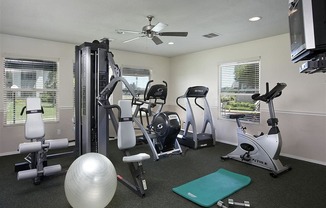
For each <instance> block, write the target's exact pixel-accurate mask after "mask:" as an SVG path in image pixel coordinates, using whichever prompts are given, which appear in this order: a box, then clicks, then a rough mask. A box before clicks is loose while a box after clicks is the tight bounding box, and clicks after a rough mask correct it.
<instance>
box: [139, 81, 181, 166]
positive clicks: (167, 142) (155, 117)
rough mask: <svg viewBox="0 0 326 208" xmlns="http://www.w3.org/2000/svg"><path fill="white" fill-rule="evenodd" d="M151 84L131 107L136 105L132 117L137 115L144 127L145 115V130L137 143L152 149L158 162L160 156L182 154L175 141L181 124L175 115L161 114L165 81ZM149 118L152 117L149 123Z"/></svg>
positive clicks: (170, 113) (165, 93)
mask: <svg viewBox="0 0 326 208" xmlns="http://www.w3.org/2000/svg"><path fill="white" fill-rule="evenodd" d="M152 83H153V80H150V81H149V82H148V83H147V85H146V88H145V92H144V99H143V100H140V99H139V100H134V102H133V105H136V109H135V112H134V116H133V117H136V116H137V115H138V114H139V117H140V122H141V125H142V126H144V125H145V124H144V122H143V114H145V117H146V121H147V128H146V131H145V132H144V130H142V129H141V130H142V133H143V135H142V136H139V137H138V141H144V142H145V143H148V144H149V145H150V147H151V148H153V147H154V148H155V151H156V154H155V157H154V159H155V160H158V158H159V157H162V156H167V155H170V154H181V153H182V149H181V147H180V145H179V142H178V140H177V135H178V133H179V132H180V128H181V124H180V118H179V116H178V114H177V113H175V112H170V111H165V112H162V109H163V106H164V104H165V103H166V97H167V83H166V82H165V81H163V84H152ZM144 106H146V107H144ZM149 117H152V120H151V121H150V119H149ZM149 138H150V139H149Z"/></svg>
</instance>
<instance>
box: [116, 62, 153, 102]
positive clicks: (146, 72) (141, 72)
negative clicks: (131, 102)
mask: <svg viewBox="0 0 326 208" xmlns="http://www.w3.org/2000/svg"><path fill="white" fill-rule="evenodd" d="M122 77H124V78H125V79H126V80H127V81H128V83H129V84H130V86H131V87H134V90H135V93H136V94H137V95H138V96H139V98H140V99H143V98H144V91H145V88H146V84H147V82H148V81H149V80H151V70H150V69H146V68H142V67H139V68H135V67H123V68H122ZM128 77H135V79H136V82H132V81H131V79H130V78H128ZM144 77H145V79H146V77H147V78H148V80H147V81H146V82H145V81H143V82H141V83H138V82H137V80H138V79H139V78H144ZM140 84H141V85H140ZM135 87H136V88H135ZM124 88H125V87H124V86H122V90H123V89H124ZM127 93H128V92H127ZM122 99H131V95H130V94H125V92H123V93H122Z"/></svg>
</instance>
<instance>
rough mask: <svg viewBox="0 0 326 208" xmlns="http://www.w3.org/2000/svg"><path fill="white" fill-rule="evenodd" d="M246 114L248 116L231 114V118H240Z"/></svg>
mask: <svg viewBox="0 0 326 208" xmlns="http://www.w3.org/2000/svg"><path fill="white" fill-rule="evenodd" d="M245 116H246V115H245V114H230V115H229V118H231V119H238V118H244V117H245Z"/></svg>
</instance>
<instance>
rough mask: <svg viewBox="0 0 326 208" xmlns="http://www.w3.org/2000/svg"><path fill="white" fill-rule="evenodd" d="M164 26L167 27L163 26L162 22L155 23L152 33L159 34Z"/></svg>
mask: <svg viewBox="0 0 326 208" xmlns="http://www.w3.org/2000/svg"><path fill="white" fill-rule="evenodd" d="M166 26H168V25H167V24H164V23H162V22H159V23H157V24H156V25H155V26H154V27H153V28H152V31H154V32H160V31H161V30H163V29H164V28H165V27H166Z"/></svg>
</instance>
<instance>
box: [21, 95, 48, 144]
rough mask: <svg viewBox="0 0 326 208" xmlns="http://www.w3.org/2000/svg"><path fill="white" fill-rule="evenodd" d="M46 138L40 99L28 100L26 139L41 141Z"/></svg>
mask: <svg viewBox="0 0 326 208" xmlns="http://www.w3.org/2000/svg"><path fill="white" fill-rule="evenodd" d="M43 137H44V123H43V119H42V108H41V99H40V98H27V99H26V122H25V138H26V139H41V138H43Z"/></svg>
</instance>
